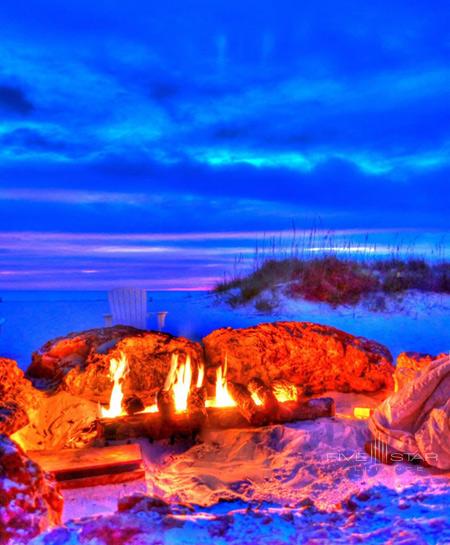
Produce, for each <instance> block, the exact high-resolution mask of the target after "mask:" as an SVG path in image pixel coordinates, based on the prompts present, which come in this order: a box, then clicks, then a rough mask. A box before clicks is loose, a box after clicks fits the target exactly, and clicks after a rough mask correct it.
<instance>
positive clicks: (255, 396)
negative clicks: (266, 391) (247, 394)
mask: <svg viewBox="0 0 450 545" xmlns="http://www.w3.org/2000/svg"><path fill="white" fill-rule="evenodd" d="M252 399H253V402H254V404H255V405H262V404H263V402H262V399H261V398H260V397H259V395H258V394H257V393H256V392H253V393H252Z"/></svg>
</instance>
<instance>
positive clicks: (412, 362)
mask: <svg viewBox="0 0 450 545" xmlns="http://www.w3.org/2000/svg"><path fill="white" fill-rule="evenodd" d="M445 355H446V354H439V355H438V356H432V355H431V354H424V353H421V352H402V353H401V354H400V355H399V356H398V358H397V365H396V367H395V373H394V380H395V384H396V388H397V389H400V388H402V387H403V386H404V385H405V384H406V383H407V382H410V381H411V380H412V379H414V378H415V377H416V376H417V374H418V373H420V372H421V371H422V370H423V369H425V368H426V367H428V365H429V364H430V363H431V362H432V361H433V360H435V359H438V358H441V357H443V356H445Z"/></svg>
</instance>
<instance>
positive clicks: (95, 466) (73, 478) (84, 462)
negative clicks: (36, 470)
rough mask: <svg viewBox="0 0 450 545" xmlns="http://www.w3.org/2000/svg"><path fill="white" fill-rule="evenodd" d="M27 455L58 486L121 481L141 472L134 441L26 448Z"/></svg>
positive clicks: (68, 486)
mask: <svg viewBox="0 0 450 545" xmlns="http://www.w3.org/2000/svg"><path fill="white" fill-rule="evenodd" d="M28 455H29V456H30V458H31V459H32V460H34V461H35V462H37V463H38V464H39V465H40V466H41V467H42V468H43V469H44V470H45V471H49V472H51V473H53V474H54V476H55V478H56V480H57V481H58V482H59V484H60V487H61V488H80V487H85V486H97V485H99V484H114V483H124V482H128V481H132V480H136V479H140V478H143V477H144V476H145V470H144V466H143V460H142V454H141V449H140V446H139V445H138V444H132V445H116V446H113V447H105V448H83V449H63V450H58V451H53V452H49V451H34V452H33V451H30V452H28Z"/></svg>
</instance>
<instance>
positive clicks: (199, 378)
mask: <svg viewBox="0 0 450 545" xmlns="http://www.w3.org/2000/svg"><path fill="white" fill-rule="evenodd" d="M204 378H205V366H204V365H203V363H201V364H200V367H199V368H198V374H197V384H196V386H197V388H201V387H202V386H203V380H204Z"/></svg>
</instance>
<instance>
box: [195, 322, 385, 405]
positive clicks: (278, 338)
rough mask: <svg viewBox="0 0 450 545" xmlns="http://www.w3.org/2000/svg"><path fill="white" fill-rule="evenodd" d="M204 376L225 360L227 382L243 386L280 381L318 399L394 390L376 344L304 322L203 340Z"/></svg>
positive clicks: (234, 331)
mask: <svg viewBox="0 0 450 545" xmlns="http://www.w3.org/2000/svg"><path fill="white" fill-rule="evenodd" d="M203 343H204V347H205V358H206V362H207V367H208V376H209V379H210V381H211V380H213V378H212V376H211V375H212V374H213V372H214V369H215V368H216V367H217V366H219V365H221V364H222V363H223V362H224V360H225V357H227V361H228V378H229V379H231V380H234V381H238V382H242V383H244V384H246V383H248V381H249V380H250V379H251V378H252V377H254V376H257V377H259V378H261V379H262V380H264V381H266V382H272V381H274V380H279V379H284V380H288V381H290V382H292V383H294V384H295V385H297V386H299V387H300V388H302V389H303V391H304V393H305V394H307V395H309V394H317V393H320V392H324V391H327V390H336V391H341V392H375V391H377V390H380V389H382V388H392V387H393V379H392V375H393V372H394V368H393V366H392V356H391V354H390V352H389V350H388V349H387V348H386V347H385V346H383V345H381V344H379V343H377V342H374V341H370V340H368V339H365V338H363V337H354V336H353V335H350V334H348V333H344V332H343V331H340V330H338V329H335V328H334V327H329V326H325V325H318V324H313V323H308V322H275V323H269V324H259V325H257V326H253V327H248V328H245V329H232V328H224V329H219V330H216V331H213V332H212V333H211V334H210V335H208V336H207V337H205V338H204V339H203Z"/></svg>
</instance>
